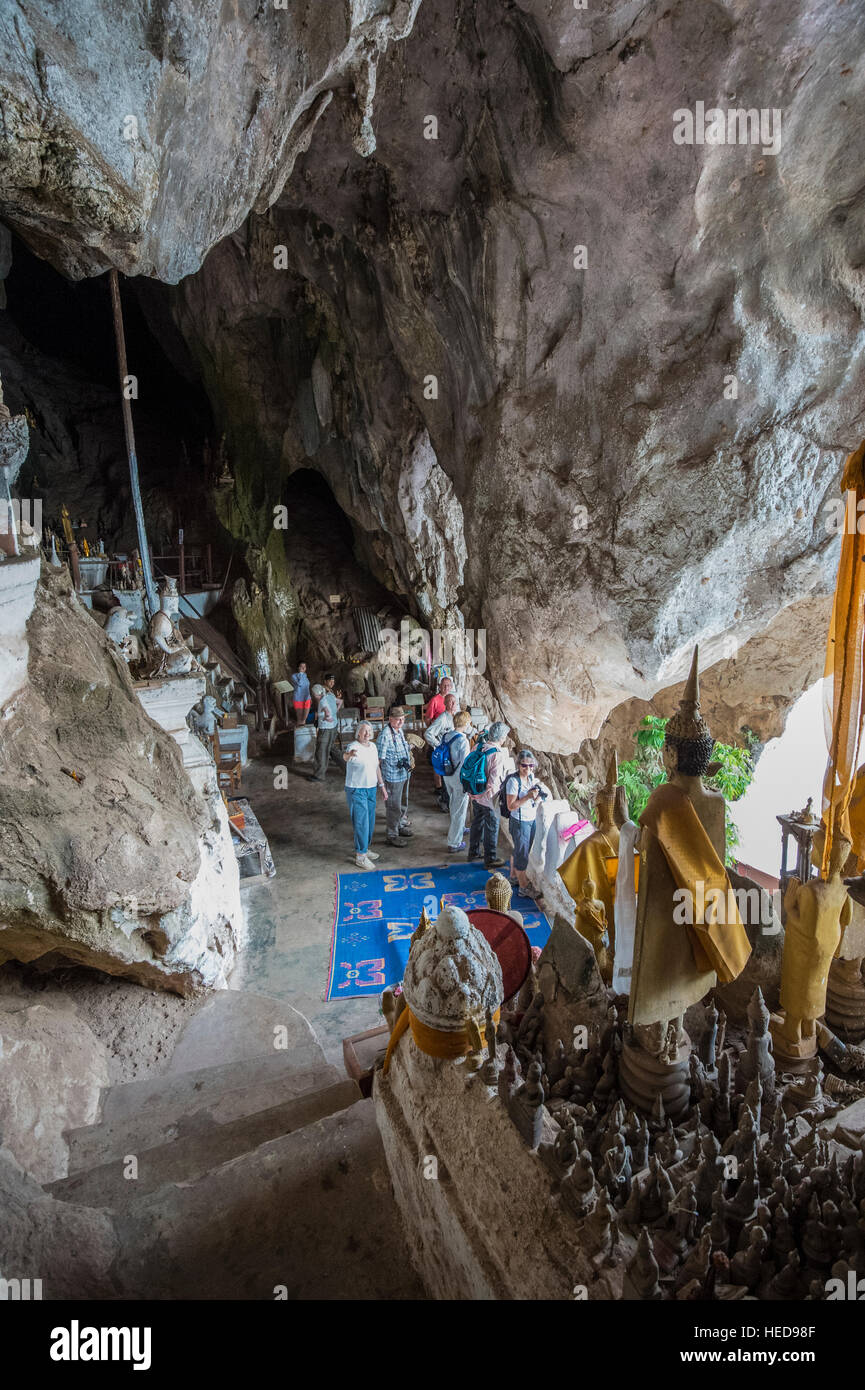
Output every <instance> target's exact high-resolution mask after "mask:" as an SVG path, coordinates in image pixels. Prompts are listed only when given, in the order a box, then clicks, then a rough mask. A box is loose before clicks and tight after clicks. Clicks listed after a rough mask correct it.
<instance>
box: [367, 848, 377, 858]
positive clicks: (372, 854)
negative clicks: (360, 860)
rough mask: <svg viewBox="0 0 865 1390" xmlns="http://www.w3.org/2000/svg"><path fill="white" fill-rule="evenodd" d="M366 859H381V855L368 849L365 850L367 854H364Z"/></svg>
mask: <svg viewBox="0 0 865 1390" xmlns="http://www.w3.org/2000/svg"><path fill="white" fill-rule="evenodd" d="M366 857H367V859H381V855H380V854H376V853H375V851H374V850H371V849H368V850H367V852H366Z"/></svg>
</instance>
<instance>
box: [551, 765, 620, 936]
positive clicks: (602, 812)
mask: <svg viewBox="0 0 865 1390" xmlns="http://www.w3.org/2000/svg"><path fill="white" fill-rule="evenodd" d="M618 780H619V763H618V758H617V756H616V752H615V749H613V750H612V752H611V754H610V758H609V762H608V764H607V774H606V781H605V783H604V785H603V786H602V787H601V788H600V789H599V791H598V794H597V800H596V803H595V820H596V822H597V828H596V829H595V830H593V831H592V834H591V835H589V836H588V838H587V839H585V840H582V841H581V842H580V843H579V844H578V845H577V846H576V848H575V849H574V850H573V851H572V853H571V854H570V855H569V856H568V858H567V859H566V860H565V862H564V863H563V864H562V865H561V867H560V868H559V877H560V878H561V880H562V882H563V883H564V885H565V887H566V888H567V890H568V892H569V893H570V895H571V897H572V898H573V900H574V902H578V900H579V898H580V895H581V894H582V892H583V886H584V884H585V881H586V878H587V877H590V878H591V879H592V880H593V882H594V884H595V889H596V891H597V894H598V897H599V898H600V899H601V901H602V903H603V905H604V911H605V921H606V926H607V929H608V931H609V941H610V945H609V950H610V954H611V956H612V954H613V952H614V950H615V917H614V913H613V902H614V897H615V893H614V884H615V874H616V869H617V867H618V854H619V826H618V824H617V822H616V815H615V811H616V787H617V783H618ZM574 926H575V927H576V929H577V931H581V929H580V926H579V923H578V922H577V921H575V922H574ZM581 934H583V933H582V932H581Z"/></svg>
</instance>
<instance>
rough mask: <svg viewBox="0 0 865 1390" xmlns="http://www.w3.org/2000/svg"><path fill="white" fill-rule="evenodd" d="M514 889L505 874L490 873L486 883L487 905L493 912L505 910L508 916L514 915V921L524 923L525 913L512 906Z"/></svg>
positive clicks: (520, 924) (485, 895)
mask: <svg viewBox="0 0 865 1390" xmlns="http://www.w3.org/2000/svg"><path fill="white" fill-rule="evenodd" d="M513 896H514V890H513V888H512V887H511V885H510V884H509V883H508V881H507V879H506V878H505V876H504V874H499V873H495V874H490V876H489V878H488V879H487V881H486V883H485V884H484V897H485V898H486V900H487V907H488V908H489V909H490V911H491V912H503V913H504V914H505V915H506V916H507V917H513V919H514V921H515V922H517V923H518V924H519V926H522V925H523V914H522V913H521V912H517V911H516V910H515V909H514V908H512V907H511V899H512V898H513Z"/></svg>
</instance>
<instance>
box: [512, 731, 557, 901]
mask: <svg viewBox="0 0 865 1390" xmlns="http://www.w3.org/2000/svg"><path fill="white" fill-rule="evenodd" d="M537 765H538V763H537V759H536V757H535V755H534V753H532V752H531V750H530V749H528V748H524V749H523V750H522V752H521V753H520V754H519V756H518V758H517V770H516V772H512V773H511V775H510V777H508V778H507V779H506V781H505V785H504V796H505V798H506V800H507V807H508V829H509V831H510V834H511V840H512V841H513V845H514V869H515V870H516V875H517V882H518V884H519V888H520V892H521V893H525V892H526V891H527V889H528V881H527V879H526V869H527V868H528V865H529V850H530V849H531V847H532V842H533V840H534V838H535V817H536V815H537V813H538V806H539V805H540V803H541V802H542V801H546V799H547V797H548V796H549V795H550V790H549V787H547V786H545V785H544V783H543V782H539V781H538V779H537V777H536V776H535V769H536V768H537Z"/></svg>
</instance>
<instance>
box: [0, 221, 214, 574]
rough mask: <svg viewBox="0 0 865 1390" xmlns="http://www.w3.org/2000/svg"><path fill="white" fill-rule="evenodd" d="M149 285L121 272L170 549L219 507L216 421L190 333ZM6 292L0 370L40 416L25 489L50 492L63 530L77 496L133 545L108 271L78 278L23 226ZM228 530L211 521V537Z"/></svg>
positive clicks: (149, 485) (13, 403)
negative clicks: (183, 337) (163, 319)
mask: <svg viewBox="0 0 865 1390" xmlns="http://www.w3.org/2000/svg"><path fill="white" fill-rule="evenodd" d="M148 288H149V287H148V286H146V285H141V286H139V285H138V284H137V283H136V282H135V281H134V280H128V279H127V280H123V281H121V299H122V305H123V321H124V331H125V336H126V349H127V361H128V370H129V373H130V375H131V376H132V377H133V378H134V381H133V382H132V383H131V385H130V388H129V389H130V391H131V393H132V394H131V399H132V401H133V416H134V427H135V435H136V446H137V454H138V462H139V471H140V477H141V488H142V494H143V499H144V508H145V516H146V518H147V524H148V532H149V534H150V539H151V545H152V546H153V547H154V549H156V550H157V551H158V550H160V549H163V550H164V549H167V548H173V547H175V546H176V544H177V533H178V530H179V528H180V527H184V528H185V529H186V532H187V536H188V538H189V539H190V540H202V541H203V540H204V538H205V537H204V534H203V532H204V528H205V527H206V526H207V518H208V510H209V509H207V508H202V505H201V499H202V491H203V488H204V487H205V486H206V484H207V483H209V482H210V479H208V478H206V470H207V468H208V465H209V463H210V460H211V457H212V453H213V447H212V442H213V440H214V437H215V425H214V420H213V415H212V411H211V408H210V403H209V401H208V398H207V395H206V393H205V391H204V389H203V387H202V385H201V382H200V381H199V380H198V379H197V378H196V376H195V375H194V373H193V372H192V371H191V370H190V364H189V363H188V362H179V361H178V352H177V344H178V343H179V335H177V334H176V333H174V334H172V332H171V331H170V326H169V325H160V324H159V323H157V324H156V326H155V327H154V326H151V319H152V316H151V314H150V311H149V305H150V303H151V299H152V296H150V295H148V294H147V290H148ZM5 292H6V312H5V313H4V314H2V315H0V376H2V380H3V386H4V391H5V393H6V398H7V404H9V406H10V408H11V409H12V410H13V411H15V412H17V411H19V410H23V411H25V412H26V414H27V419H28V423H29V425H30V428H31V441H30V450H29V453H28V456H27V459H26V461H25V462H24V464H23V466H22V470H21V476H20V479H19V489H20V491H21V493H22V495H25V496H31V497H34V498H38V499H39V500H40V501H41V502H42V515H43V520H44V522H45V524H47V525H49V526H51V528H52V529H53V530H55V531H57V532H59V530H60V526H59V520H58V519H59V517H60V513H61V508H62V507H63V506H64V505H65V506H66V507H67V508H68V511H69V514H70V516H71V517H72V519H73V521H74V522H78V521H81V522H83V523H84V527H83V528H82V533H83V534H85V535H86V536H87V538H88V540H89V541H90V542H91V543H92V542H94V541H96V540H97V539H100V538H101V539H103V540H104V541H105V543H106V545H107V546H109V547H111V548H115V549H130V548H132V547H133V546H135V544H136V537H135V523H134V516H133V510H132V499H131V492H130V485H129V471H128V462H127V455H126V445H125V440H124V434H123V420H122V416H121V405H120V399H119V391H118V368H117V357H116V349H115V340H114V327H113V322H112V313H111V298H110V292H109V286H108V278H107V276H105V275H103V276H98V277H96V278H91V279H85V280H80V281H71V280H68V279H67V278H66V277H65V276H63V275H62V274H60V272H59V271H57V270H55V269H54V268H53V267H52V266H51V265H50V264H49V263H48V262H47V261H44V260H41V259H40V258H39V257H38V256H36V255H35V254H34V253H33V252H32V251H30V250H29V248H28V247H27V246H26V245H25V243H24V242H23V241H21V240H20V239H19V238H18V237H15V236H13V237H12V238H11V265H10V269H9V273H8V276H7V278H6V280H5ZM143 304H146V305H147V306H148V309H147V311H145V308H144V307H143ZM163 327H164V328H165V331H162V328H163ZM175 340H177V341H175ZM168 343H170V344H171V349H170V351H169V350H168V349H167V348H166V344H168ZM199 531H201V532H202V534H201V535H199V534H198V532H199ZM218 532H219V528H218V527H217V528H210V529H208V536H207V538H208V539H210V537H211V535H213V539H217V535H218Z"/></svg>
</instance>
